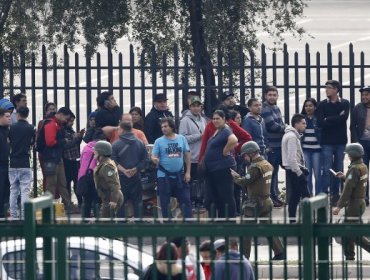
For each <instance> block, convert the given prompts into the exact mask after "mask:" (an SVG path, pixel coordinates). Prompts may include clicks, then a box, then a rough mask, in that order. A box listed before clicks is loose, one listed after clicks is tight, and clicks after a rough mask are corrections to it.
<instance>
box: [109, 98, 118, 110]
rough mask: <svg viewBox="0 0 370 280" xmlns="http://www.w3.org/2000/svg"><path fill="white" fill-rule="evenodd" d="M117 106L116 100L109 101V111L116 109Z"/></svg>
mask: <svg viewBox="0 0 370 280" xmlns="http://www.w3.org/2000/svg"><path fill="white" fill-rule="evenodd" d="M117 106H118V104H117V101H116V99H112V100H109V104H108V107H109V108H110V109H113V108H114V107H117Z"/></svg>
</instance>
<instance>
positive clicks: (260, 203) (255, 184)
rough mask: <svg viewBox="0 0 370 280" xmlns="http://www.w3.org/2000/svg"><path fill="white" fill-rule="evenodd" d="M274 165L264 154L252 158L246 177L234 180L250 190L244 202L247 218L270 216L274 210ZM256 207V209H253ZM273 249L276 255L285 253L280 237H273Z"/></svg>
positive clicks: (246, 245) (247, 243)
mask: <svg viewBox="0 0 370 280" xmlns="http://www.w3.org/2000/svg"><path fill="white" fill-rule="evenodd" d="M272 171H273V167H272V165H271V164H270V163H269V162H268V161H267V160H265V159H264V158H263V157H262V156H259V157H257V158H255V159H254V160H252V163H251V165H250V167H249V168H248V172H247V174H246V175H245V176H244V177H239V178H234V182H235V183H236V184H238V185H240V186H242V187H244V188H246V190H247V192H248V200H247V201H246V203H245V204H244V216H245V217H247V218H254V217H256V216H257V217H261V218H268V217H269V216H270V213H271V211H272V205H273V204H272V201H271V199H270V187H271V177H272ZM253 208H254V209H253ZM261 222H267V221H261ZM272 249H273V251H274V253H275V256H276V255H279V254H282V253H283V246H282V244H281V241H280V239H279V238H278V237H273V238H272ZM244 250H245V256H246V257H247V258H248V259H249V257H250V251H251V239H250V238H245V239H244Z"/></svg>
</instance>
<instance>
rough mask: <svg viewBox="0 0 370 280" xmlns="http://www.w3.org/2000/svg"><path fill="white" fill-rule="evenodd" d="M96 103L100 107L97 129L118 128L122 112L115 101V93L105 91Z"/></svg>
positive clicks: (97, 116) (96, 123) (96, 120)
mask: <svg viewBox="0 0 370 280" xmlns="http://www.w3.org/2000/svg"><path fill="white" fill-rule="evenodd" d="M96 101H97V103H98V107H99V111H98V112H97V114H96V116H95V125H96V127H99V128H103V127H105V126H107V125H109V126H118V124H119V121H120V119H121V115H122V110H121V108H120V107H119V106H118V104H117V101H116V100H115V99H114V96H113V93H112V92H108V91H104V92H102V93H101V94H100V95H99V96H98V98H97V99H96Z"/></svg>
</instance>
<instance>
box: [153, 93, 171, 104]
mask: <svg viewBox="0 0 370 280" xmlns="http://www.w3.org/2000/svg"><path fill="white" fill-rule="evenodd" d="M166 100H168V99H167V97H166V96H165V95H164V94H163V93H158V94H157V95H155V96H154V100H153V101H154V102H160V101H166Z"/></svg>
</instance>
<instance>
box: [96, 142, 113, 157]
mask: <svg viewBox="0 0 370 280" xmlns="http://www.w3.org/2000/svg"><path fill="white" fill-rule="evenodd" d="M94 150H95V151H97V152H98V154H99V155H101V156H106V157H109V156H111V155H112V145H111V144H110V143H109V142H107V141H103V140H102V141H98V142H96V144H95V147H94Z"/></svg>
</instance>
